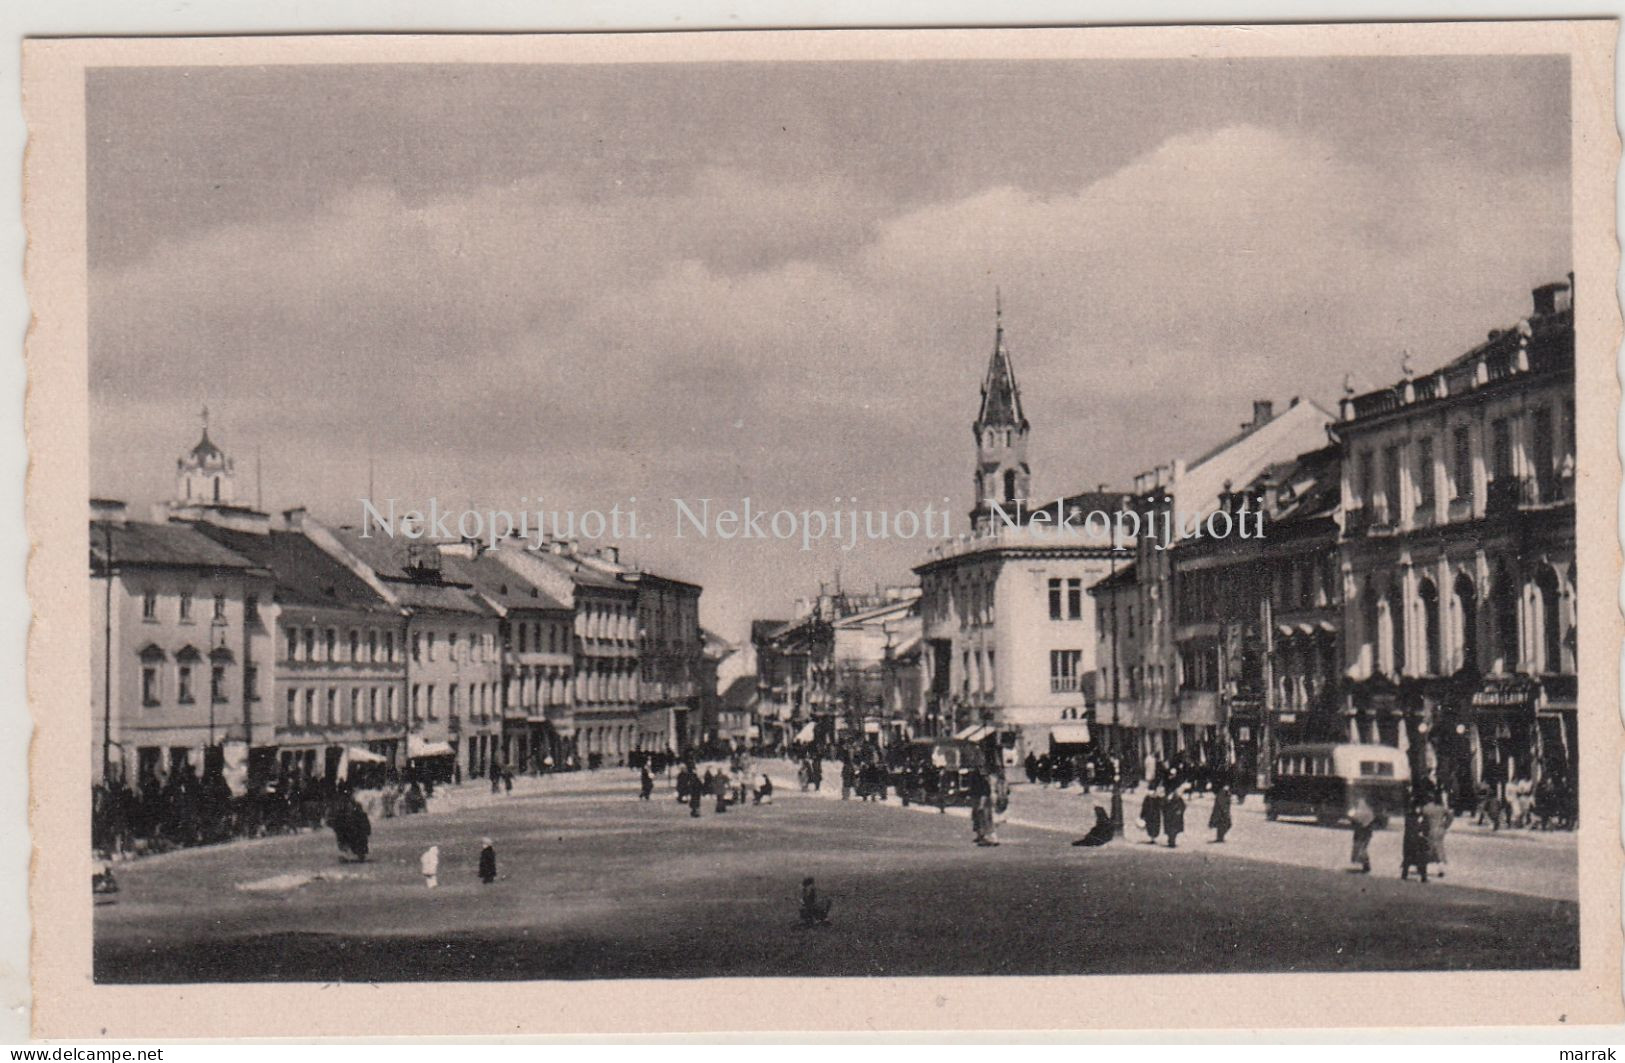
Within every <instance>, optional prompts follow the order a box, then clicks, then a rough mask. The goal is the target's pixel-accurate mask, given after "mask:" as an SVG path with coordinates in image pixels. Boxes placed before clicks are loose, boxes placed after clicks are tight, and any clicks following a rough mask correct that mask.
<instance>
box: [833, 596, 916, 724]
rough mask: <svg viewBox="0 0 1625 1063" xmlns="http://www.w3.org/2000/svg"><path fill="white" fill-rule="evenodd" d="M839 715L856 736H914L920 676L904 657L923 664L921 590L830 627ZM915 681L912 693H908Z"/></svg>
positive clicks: (837, 621) (849, 617) (855, 614)
mask: <svg viewBox="0 0 1625 1063" xmlns="http://www.w3.org/2000/svg"><path fill="white" fill-rule="evenodd" d="M830 628H831V635H832V645H831V653H832V654H833V657H834V665H835V695H836V699H837V707H838V711H839V712H840V714H841V717H842V720H843V722H844V723H845V725H846V729H847V730H848V731H849V732H853V733H862V734H864V735H865V736H866V737H867V738H868V740H870V741H874V742H878V743H880V744H882V745H889V744H891V743H893V742H899V741H904V740H906V739H908V738H912V737H913V736H914V733H915V727H916V725H917V722H918V710H917V704H918V683H919V676H918V674H917V672H915V673H914V674H909V662H908V661H907V660H906V659H905V658H904V656H903V654H904V653H905V652H906V651H908V650H909V649H911V648H912V650H913V651H914V660H915V661H917V660H918V650H919V643H920V598H919V592H918V591H916V590H914V589H913V588H909V590H908V592H907V593H904V594H902V595H900V596H899V597H898V599H897V600H896V601H893V602H887V603H886V604H884V605H880V606H876V607H874V608H871V609H865V610H863V611H861V612H857V613H853V614H851V615H850V616H845V617H842V618H841V619H839V620H836V621H835V622H834V623H833V624H831V625H830ZM905 680H912V684H913V690H912V691H911V693H910V694H908V695H905V694H903V693H902V690H901V688H902V686H903V683H904V681H905Z"/></svg>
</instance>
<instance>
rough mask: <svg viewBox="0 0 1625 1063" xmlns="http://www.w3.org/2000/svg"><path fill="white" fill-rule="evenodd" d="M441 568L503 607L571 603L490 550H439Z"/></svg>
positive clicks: (556, 606) (558, 608)
mask: <svg viewBox="0 0 1625 1063" xmlns="http://www.w3.org/2000/svg"><path fill="white" fill-rule="evenodd" d="M440 563H441V567H442V571H444V572H446V573H448V574H450V575H451V576H452V578H453V579H455V580H457V581H458V582H460V583H467V584H469V585H471V586H472V587H474V588H475V589H476V590H478V591H479V592H480V593H481V594H483V595H484V596H485V597H487V598H489V599H491V600H492V601H494V602H496V603H497V604H498V605H500V606H502V607H503V608H504V609H548V610H554V611H561V612H568V611H569V609H570V607H569V606H567V605H565V604H564V603H563V602H561V601H559V600H558V599H557V598H555V597H553V596H552V595H551V594H549V593H547V591H546V590H544V589H542V588H541V587H538V586H537V585H536V584H534V583H532V582H531V581H530V580H528V579H526V578H525V577H524V576H523V575H522V574H521V573H519V572H517V571H515V570H514V569H513V568H511V567H509V566H508V565H504V564H502V563H501V562H500V561H498V560H497V559H496V558H495V557H492V556H491V555H490V554H489V553H482V554H481V555H480V556H479V557H475V558H468V557H459V556H457V555H455V554H451V555H447V554H442V555H441V559H440Z"/></svg>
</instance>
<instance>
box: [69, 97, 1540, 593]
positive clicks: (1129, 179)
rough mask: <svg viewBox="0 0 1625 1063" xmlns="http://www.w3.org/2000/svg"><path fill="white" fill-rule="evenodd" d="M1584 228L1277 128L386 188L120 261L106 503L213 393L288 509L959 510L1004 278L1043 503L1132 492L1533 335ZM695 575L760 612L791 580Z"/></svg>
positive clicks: (104, 273) (1518, 191)
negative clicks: (934, 191) (1309, 411)
mask: <svg viewBox="0 0 1625 1063" xmlns="http://www.w3.org/2000/svg"><path fill="white" fill-rule="evenodd" d="M1568 210H1569V204H1568V199H1567V188H1566V185H1565V184H1563V183H1562V182H1558V181H1552V180H1549V179H1542V178H1541V177H1539V176H1538V175H1536V174H1534V173H1531V174H1529V175H1526V176H1517V175H1513V176H1508V175H1506V174H1505V173H1501V172H1497V171H1496V170H1495V168H1494V167H1491V166H1487V165H1485V164H1484V160H1483V159H1481V158H1469V157H1464V158H1462V159H1460V160H1459V161H1455V160H1451V159H1449V158H1443V159H1441V158H1437V157H1435V158H1431V159H1430V160H1428V161H1426V162H1425V163H1423V162H1417V161H1414V160H1408V159H1389V158H1380V159H1362V158H1359V157H1357V156H1352V155H1350V154H1349V153H1348V152H1340V151H1335V150H1333V149H1332V146H1331V145H1330V144H1329V143H1326V142H1323V141H1321V140H1318V139H1316V138H1314V137H1311V136H1305V135H1302V134H1292V133H1287V132H1284V131H1282V130H1278V129H1273V128H1266V127H1263V126H1258V125H1246V124H1238V125H1228V126H1224V127H1220V128H1216V129H1211V130H1207V131H1203V132H1194V133H1182V134H1178V135H1174V136H1170V137H1168V138H1166V139H1164V140H1163V141H1162V142H1161V143H1159V144H1158V145H1156V146H1155V147H1154V148H1152V149H1151V150H1149V151H1147V152H1144V153H1142V154H1140V155H1138V156H1136V157H1135V158H1133V159H1132V160H1130V161H1128V162H1127V163H1126V164H1125V165H1123V166H1121V167H1119V168H1118V169H1116V170H1114V171H1112V172H1111V173H1109V174H1106V175H1104V176H1102V177H1099V178H1098V179H1095V180H1090V181H1080V182H1079V183H1078V185H1077V187H1073V188H1067V189H1065V190H1063V191H1059V192H1054V191H1052V192H1049V193H1041V192H1036V191H1033V190H1031V189H1030V188H1023V187H1018V186H1016V185H1014V184H993V185H989V186H986V187H982V188H979V189H977V190H975V191H973V192H970V193H968V194H965V195H962V196H957V197H955V198H950V199H944V200H941V201H938V202H933V203H929V204H927V205H924V206H918V207H905V206H903V205H901V204H892V203H888V202H886V201H885V200H884V199H882V198H877V197H876V196H875V195H874V194H872V193H868V192H865V191H863V190H862V189H861V188H859V187H858V186H856V185H854V184H852V183H849V182H848V181H846V180H844V179H843V178H842V177H841V176H840V175H839V174H832V173H824V172H819V171H818V170H817V169H814V168H809V169H808V171H807V172H806V173H805V174H802V175H800V176H798V177H796V178H794V179H788V180H786V179H782V178H780V179H775V180H768V179H766V178H764V177H762V176H760V175H757V174H755V173H753V172H752V171H751V170H750V169H749V168H748V167H740V168H735V169H724V168H721V167H716V166H711V167H705V168H702V169H700V170H697V171H694V172H692V173H690V174H686V175H681V176H680V178H679V177H676V176H674V180H673V182H672V183H671V185H670V186H669V187H661V186H655V187H650V183H649V182H647V181H642V182H638V183H637V187H636V188H631V189H630V190H629V189H628V188H623V187H616V185H615V183H614V182H610V183H609V184H608V185H584V184H583V183H582V182H578V181H570V180H567V179H565V178H563V177H559V176H533V177H528V178H523V179H515V180H511V181H508V182H506V183H502V184H500V185H491V186H481V187H476V188H472V189H468V190H465V191H463V192H459V193H456V194H448V195H441V196H438V197H429V198H422V199H416V200H411V201H408V200H406V199H403V198H402V197H401V196H399V195H397V194H396V193H395V192H394V191H392V190H391V189H390V188H389V187H387V186H385V185H381V184H367V185H362V186H359V187H356V188H353V189H351V190H350V191H349V192H348V193H347V194H345V195H343V196H339V197H337V198H335V199H334V200H333V201H332V202H331V203H330V204H329V205H328V206H327V207H325V208H323V209H321V210H319V211H316V212H314V213H309V214H306V215H304V216H299V217H291V218H287V219H278V220H266V221H257V222H251V223H240V224H234V225H230V226H226V227H221V228H217V229H214V230H212V231H208V232H204V233H201V234H195V235H192V236H188V237H184V238H179V239H175V240H171V241H165V242H162V243H159V244H157V245H155V246H154V247H153V248H152V250H151V251H150V252H148V253H147V254H145V255H144V256H141V257H139V258H135V259H133V260H131V261H128V262H125V263H123V264H121V265H119V266H117V267H114V268H103V269H97V270H93V273H92V293H91V294H92V319H93V328H92V369H93V373H92V381H93V382H92V400H93V410H94V412H95V413H96V424H97V429H96V436H95V438H94V440H93V482H95V483H96V485H97V487H96V489H97V490H99V491H104V492H111V493H114V494H130V493H134V494H137V495H139V494H141V493H142V492H143V491H146V492H151V493H153V494H155V495H157V494H162V493H164V492H166V491H167V489H168V470H169V468H170V467H171V466H170V465H169V462H171V461H172V460H173V456H174V454H176V453H178V452H179V450H181V449H184V446H185V445H187V444H188V443H189V442H190V440H189V439H188V438H187V435H188V434H189V433H185V432H181V433H179V434H177V430H176V429H175V428H174V427H173V426H174V423H175V421H176V419H178V418H188V417H190V411H191V410H192V409H195V407H196V406H197V405H198V404H200V403H202V402H205V401H206V402H208V403H209V404H210V405H211V406H213V407H215V408H216V409H217V410H219V411H220V414H219V416H218V417H217V423H220V424H221V426H222V427H221V430H220V434H221V435H222V437H223V438H224V439H225V440H226V441H227V442H228V445H229V443H230V440H231V439H232V436H233V434H234V433H235V435H236V437H237V438H238V439H239V440H242V439H254V440H257V441H258V442H259V443H260V444H261V445H262V446H263V448H264V451H265V454H266V456H267V461H266V474H267V480H268V483H270V482H271V480H272V478H273V477H275V480H276V483H277V487H276V488H275V490H274V492H273V494H274V495H275V497H276V499H277V500H278V501H292V500H293V498H289V497H288V496H294V497H295V498H297V499H299V500H302V501H309V502H312V503H313V504H315V505H318V506H320V505H322V504H323V503H324V502H325V503H329V504H332V505H339V504H341V503H343V502H347V500H349V499H351V497H352V496H353V495H354V494H355V491H356V487H357V485H358V484H361V483H364V479H363V477H364V475H365V467H366V455H367V454H368V453H371V454H374V455H377V456H379V459H380V460H379V470H380V475H381V476H382V477H383V479H384V480H387V481H388V482H387V483H381V484H380V486H381V488H386V489H390V490H396V491H399V492H401V493H402V494H403V495H410V494H412V493H429V492H439V491H444V490H446V488H445V486H444V485H446V484H455V485H457V488H458V489H459V490H466V491H467V492H468V493H469V494H470V495H471V496H472V497H483V498H486V499H488V500H491V501H497V500H501V499H503V498H506V497H509V496H517V495H519V494H521V493H530V492H533V491H537V490H543V491H546V492H548V493H549V494H551V495H555V496H558V497H563V498H566V499H568V498H572V497H573V498H574V499H576V500H578V501H579V503H580V504H591V503H592V502H594V501H597V500H600V499H604V498H609V497H614V496H617V495H624V494H627V493H638V492H643V493H644V494H645V496H646V497H648V496H649V495H650V493H653V494H655V495H660V496H664V495H666V494H683V495H690V496H697V495H702V494H714V495H728V494H739V493H745V492H747V491H755V492H758V493H759V494H765V495H768V496H771V497H772V498H774V499H777V500H782V501H783V502H785V503H786V504H789V503H793V502H795V501H796V500H797V499H801V500H803V501H805V502H820V501H827V500H828V499H829V498H831V497H832V496H835V495H837V494H841V495H845V494H851V493H862V494H863V495H865V496H866V497H868V498H875V499H887V498H902V499H905V500H908V501H913V500H924V499H938V500H940V497H941V495H942V494H944V493H952V494H953V496H954V498H955V501H956V503H957V502H959V501H961V500H962V499H963V496H964V495H965V494H966V493H967V492H968V484H969V467H970V449H969V448H970V443H969V433H968V431H967V427H968V424H969V421H970V419H971V417H972V416H973V415H974V409H975V399H976V389H977V387H978V385H979V383H980V376H981V373H982V371H983V367H984V366H985V364H986V358H987V354H988V351H989V349H990V347H991V343H992V322H991V311H992V302H993V299H992V289H993V288H994V287H995V286H996V285H997V286H1000V287H1002V288H1003V290H1004V294H1005V304H1006V324H1007V328H1008V335H1009V338H1010V342H1011V344H1012V346H1013V347H1014V349H1015V354H1016V363H1017V371H1018V374H1019V375H1020V378H1021V381H1022V385H1023V390H1024V395H1025V398H1026V400H1027V403H1026V404H1027V412H1028V415H1029V417H1030V418H1031V419H1032V420H1033V422H1034V453H1033V460H1034V465H1035V467H1036V468H1035V471H1036V481H1037V486H1038V487H1039V489H1040V490H1041V491H1042V492H1044V493H1061V492H1064V491H1069V490H1075V489H1077V488H1080V487H1083V486H1092V485H1093V484H1095V483H1097V482H1100V481H1108V480H1109V481H1115V482H1122V481H1124V480H1126V478H1127V477H1128V476H1129V475H1130V474H1131V473H1132V472H1134V471H1136V470H1138V469H1140V468H1143V467H1147V466H1150V465H1152V464H1156V463H1159V462H1162V461H1166V460H1168V459H1169V458H1170V457H1172V456H1177V455H1182V454H1183V455H1188V454H1190V453H1192V452H1194V451H1196V450H1200V449H1205V447H1206V446H1207V445H1208V444H1210V443H1211V442H1212V441H1214V439H1216V438H1217V437H1218V436H1220V435H1223V434H1227V433H1228V432H1229V431H1230V430H1233V428H1234V426H1235V424H1236V423H1238V422H1239V421H1240V420H1241V419H1243V418H1244V417H1245V416H1246V414H1247V413H1248V409H1247V400H1248V399H1249V398H1251V397H1253V396H1258V397H1272V398H1275V399H1277V400H1278V401H1279V400H1284V399H1285V398H1286V397H1287V395H1289V394H1292V393H1305V394H1308V395H1310V396H1312V397H1327V396H1329V395H1330V394H1332V393H1333V392H1334V391H1335V388H1336V385H1337V382H1338V381H1339V380H1340V379H1341V376H1342V374H1343V372H1344V371H1345V370H1346V369H1347V368H1349V367H1351V366H1361V367H1366V368H1367V369H1368V371H1369V372H1371V373H1375V374H1376V375H1378V376H1381V375H1382V373H1381V371H1380V369H1377V368H1371V367H1374V366H1380V365H1381V364H1382V363H1383V361H1384V359H1392V361H1393V363H1394V366H1395V368H1396V370H1397V365H1398V351H1399V349H1400V348H1401V347H1410V348H1411V349H1412V350H1413V351H1415V352H1416V355H1417V359H1418V362H1419V363H1420V364H1423V365H1427V364H1431V363H1435V362H1440V361H1443V360H1444V359H1446V358H1448V357H1450V356H1452V355H1453V354H1455V353H1457V352H1458V351H1459V350H1461V349H1464V348H1465V347H1466V346H1467V345H1469V344H1470V343H1472V342H1473V341H1474V340H1475V339H1476V338H1478V337H1481V335H1482V332H1483V331H1484V330H1485V329H1487V328H1489V327H1492V326H1496V325H1504V324H1507V323H1508V322H1509V321H1511V320H1513V319H1515V318H1516V317H1517V316H1518V315H1520V314H1522V313H1523V312H1525V309H1524V305H1523V299H1524V298H1525V297H1526V296H1525V294H1524V293H1525V292H1526V290H1527V288H1528V287H1530V286H1532V285H1533V284H1536V283H1539V282H1541V281H1544V280H1547V279H1549V278H1551V277H1553V276H1558V275H1561V273H1562V272H1564V271H1565V270H1566V269H1567V268H1568V265H1569V264H1568V261H1567V257H1568ZM243 457H244V456H243V455H241V454H239V459H240V460H241V459H242V458H243ZM917 552H918V551H917V550H914V551H913V552H912V553H911V552H910V548H907V547H897V548H895V549H894V550H892V551H891V552H890V553H884V554H877V555H876V558H877V561H876V562H875V563H876V564H879V561H878V559H880V558H882V557H883V558H884V563H885V565H887V566H890V567H889V568H888V569H887V571H889V573H890V574H891V576H892V577H893V578H896V577H898V576H901V575H902V573H903V572H904V571H905V570H906V568H907V566H908V564H909V563H910V561H911V560H912V559H913V554H914V553H917ZM689 560H690V562H691V563H694V564H698V565H700V567H701V569H702V571H699V572H695V573H693V574H694V575H697V576H709V577H714V578H716V579H718V580H719V581H721V582H722V583H724V584H727V583H729V582H730V581H732V582H733V583H734V584H735V586H734V587H733V588H732V591H731V593H734V594H736V595H748V593H749V591H748V590H747V589H744V588H743V587H741V586H739V585H738V584H739V581H741V580H745V581H747V582H748V581H749V580H750V579H753V578H755V579H759V580H761V581H764V582H767V583H771V582H773V581H774V576H773V571H774V565H775V564H779V563H782V561H783V559H780V560H779V561H777V562H775V561H774V560H773V559H772V558H771V557H768V556H766V555H764V558H762V559H760V560H758V561H752V562H749V563H742V562H740V561H739V559H738V558H737V557H731V559H728V560H725V559H723V558H722V556H721V555H715V556H708V555H705V554H704V552H703V550H698V551H697V552H695V553H693V554H692V555H691V556H690V558H689ZM798 563H800V561H799V560H798ZM752 566H756V567H752Z"/></svg>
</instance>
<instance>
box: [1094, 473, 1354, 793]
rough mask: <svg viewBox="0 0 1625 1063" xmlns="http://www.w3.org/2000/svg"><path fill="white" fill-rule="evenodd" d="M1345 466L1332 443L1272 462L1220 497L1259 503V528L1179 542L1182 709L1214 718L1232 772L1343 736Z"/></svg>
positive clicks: (1234, 509) (1241, 515) (1252, 773)
mask: <svg viewBox="0 0 1625 1063" xmlns="http://www.w3.org/2000/svg"><path fill="white" fill-rule="evenodd" d="M1340 471H1341V462H1340V459H1339V452H1338V449H1337V447H1336V446H1325V447H1321V448H1320V449H1319V450H1314V451H1310V452H1309V453H1307V454H1301V455H1299V456H1298V457H1296V458H1294V459H1292V460H1291V461H1287V462H1282V463H1280V464H1276V465H1271V466H1269V467H1268V468H1266V469H1265V470H1264V471H1263V472H1262V473H1260V474H1259V475H1258V476H1257V477H1255V478H1254V479H1253V480H1251V481H1250V482H1248V483H1246V484H1245V485H1241V486H1240V487H1238V488H1237V489H1236V490H1233V491H1227V492H1225V493H1223V494H1222V495H1221V496H1220V500H1219V506H1220V508H1221V509H1222V510H1225V511H1227V512H1229V513H1231V514H1233V515H1234V517H1235V520H1236V522H1237V523H1238V524H1239V522H1240V521H1242V520H1245V519H1251V515H1254V514H1261V515H1262V523H1261V524H1260V525H1259V529H1260V530H1261V531H1262V532H1263V537H1262V538H1257V537H1248V538H1242V537H1240V536H1230V537H1227V538H1216V537H1215V538H1198V539H1190V540H1187V541H1185V542H1183V543H1181V544H1180V546H1179V549H1178V551H1177V552H1176V553H1175V554H1174V598H1173V600H1174V607H1173V609H1174V639H1175V643H1176V645H1177V649H1178V661H1177V664H1178V677H1179V678H1178V694H1177V697H1178V700H1179V703H1180V716H1181V718H1182V719H1183V718H1205V717H1207V716H1213V717H1214V718H1216V719H1217V720H1218V722H1219V726H1220V728H1221V730H1222V732H1223V733H1222V734H1221V735H1220V738H1221V739H1222V740H1228V743H1229V751H1230V752H1231V753H1232V754H1233V756H1234V760H1235V764H1236V771H1237V775H1238V776H1239V777H1240V778H1242V779H1246V780H1249V781H1256V782H1257V783H1259V784H1263V783H1266V782H1267V781H1268V773H1269V768H1270V765H1271V764H1272V763H1273V757H1274V754H1275V752H1276V751H1278V750H1279V749H1280V747H1281V746H1283V745H1290V744H1293V743H1299V742H1338V741H1343V740H1345V739H1346V737H1347V730H1348V727H1347V723H1346V720H1345V717H1344V714H1343V698H1342V678H1343V665H1342V661H1343V652H1342V650H1343V647H1342V638H1341V633H1342V624H1343V593H1342V592H1343V587H1342V575H1341V573H1340V571H1339V566H1338V559H1337V539H1338V525H1337V515H1338V497H1339V496H1338V491H1339V483H1340V480H1339V476H1340ZM1103 657H1109V651H1108V653H1107V654H1106V655H1103Z"/></svg>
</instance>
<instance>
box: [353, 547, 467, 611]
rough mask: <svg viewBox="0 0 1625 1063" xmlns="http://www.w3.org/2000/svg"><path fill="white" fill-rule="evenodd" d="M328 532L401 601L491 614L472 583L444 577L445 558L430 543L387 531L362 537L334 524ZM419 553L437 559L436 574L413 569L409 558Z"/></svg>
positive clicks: (432, 559)
mask: <svg viewBox="0 0 1625 1063" xmlns="http://www.w3.org/2000/svg"><path fill="white" fill-rule="evenodd" d="M331 532H332V535H333V537H334V538H335V539H337V540H338V542H339V544H340V545H342V546H343V547H344V548H345V549H346V550H348V551H350V553H352V554H354V555H355V556H356V557H357V558H358V559H360V561H361V562H362V563H363V564H365V565H366V566H367V567H368V568H370V569H372V570H373V572H375V573H377V575H378V578H379V579H381V580H383V581H384V582H385V583H387V584H388V585H389V593H390V594H392V595H394V596H395V597H396V598H398V599H399V600H400V603H401V604H402V605H406V606H411V607H412V608H414V609H430V610H435V611H437V612H446V613H472V614H478V615H482V616H488V615H490V610H489V609H488V608H487V607H486V606H485V604H484V603H483V602H481V601H480V600H479V598H478V597H476V596H475V595H474V594H473V593H472V592H473V586H472V585H471V584H468V583H464V582H461V581H459V580H458V579H457V578H456V576H455V575H453V577H452V578H451V579H447V578H446V570H445V564H444V558H442V557H441V556H440V551H439V549H438V548H437V547H436V546H435V545H434V544H433V543H431V542H428V541H427V540H422V539H420V540H417V541H415V542H412V541H402V540H399V539H396V538H394V537H392V536H388V535H369V536H367V537H366V538H362V537H361V534H360V533H359V532H357V531H356V530H355V529H353V528H333V529H331ZM418 556H421V557H424V558H426V559H429V560H431V561H432V562H434V563H437V564H438V565H439V567H440V572H439V574H438V575H424V574H420V573H419V572H417V571H415V570H414V568H413V565H412V562H413V560H414V558H415V557H418Z"/></svg>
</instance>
